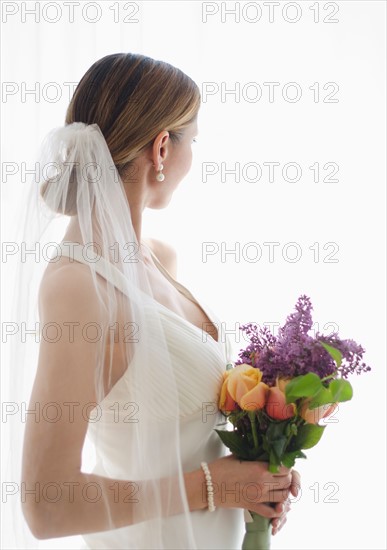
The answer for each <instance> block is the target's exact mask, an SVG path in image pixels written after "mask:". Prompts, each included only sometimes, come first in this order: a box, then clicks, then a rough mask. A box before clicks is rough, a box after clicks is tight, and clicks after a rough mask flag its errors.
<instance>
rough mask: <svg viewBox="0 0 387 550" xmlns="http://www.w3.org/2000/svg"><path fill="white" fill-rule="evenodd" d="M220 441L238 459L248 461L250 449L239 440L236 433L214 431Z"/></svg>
mask: <svg viewBox="0 0 387 550" xmlns="http://www.w3.org/2000/svg"><path fill="white" fill-rule="evenodd" d="M215 431H216V433H217V434H218V435H219V437H220V439H221V440H222V442H223V443H224V445H226V447H228V448H229V449H230V451H231V452H232V453H233V454H234V455H236V456H237V457H238V458H242V459H245V460H249V459H250V449H249V445H248V442H247V441H245V440H244V439H242V438H241V436H240V435H238V433H236V432H231V431H227V430H215Z"/></svg>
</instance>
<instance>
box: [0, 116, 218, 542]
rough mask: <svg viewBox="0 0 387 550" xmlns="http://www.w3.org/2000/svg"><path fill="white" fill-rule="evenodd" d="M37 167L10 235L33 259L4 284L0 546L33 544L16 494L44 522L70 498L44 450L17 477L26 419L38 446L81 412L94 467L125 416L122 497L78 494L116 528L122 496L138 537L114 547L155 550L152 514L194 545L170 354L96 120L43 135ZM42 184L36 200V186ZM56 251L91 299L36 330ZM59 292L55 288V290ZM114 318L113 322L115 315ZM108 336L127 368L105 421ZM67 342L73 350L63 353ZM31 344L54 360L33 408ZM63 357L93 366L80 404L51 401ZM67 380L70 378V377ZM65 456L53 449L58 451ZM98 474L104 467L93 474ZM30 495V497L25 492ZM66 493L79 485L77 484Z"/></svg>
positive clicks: (157, 524) (96, 490)
mask: <svg viewBox="0 0 387 550" xmlns="http://www.w3.org/2000/svg"><path fill="white" fill-rule="evenodd" d="M40 173H41V179H40V181H39V182H33V184H32V186H31V188H30V190H29V192H28V194H27V193H26V195H27V196H26V206H25V214H24V224H23V226H22V227H21V229H20V236H19V242H20V243H24V246H25V248H26V249H27V250H31V249H33V250H37V251H38V254H39V256H38V259H37V258H36V255H35V256H34V257H32V259H31V257H30V255H28V256H26V258H25V261H21V262H20V265H19V266H18V272H17V277H16V280H15V287H14V289H15V290H14V292H15V295H14V301H15V304H16V306H15V309H14V316H13V322H14V325H15V330H14V336H13V338H12V339H11V340H10V345H11V364H12V369H10V371H9V379H8V380H7V388H8V390H7V391H8V393H7V395H6V401H7V403H8V405H7V409H6V411H7V416H6V422H5V431H6V436H7V440H6V441H9V444H10V447H9V449H8V451H9V452H7V454H6V459H5V467H6V475H5V480H6V481H7V484H8V485H7V487H6V489H7V510H8V512H9V511H10V512H11V513H10V514H9V515H8V516H6V521H7V522H9V523H10V524H12V528H11V529H10V531H11V532H12V533H13V534H14V540H10V541H6V545H7V548H39V547H40V546H39V544H40V543H39V541H38V540H37V539H36V538H35V537H33V536H32V535H31V533H30V530H29V528H28V525H27V523H26V521H25V520H24V517H23V510H22V506H21V500H26V499H28V498H35V499H39V500H40V501H41V502H42V501H44V502H43V508H42V509H43V510H46V511H47V514H48V515H47V518H48V521H50V515H51V514H52V517H53V518H55V506H57V507H58V508H60V506H61V503H62V504H63V501H64V500H65V501H66V502H71V498H72V495H71V491H70V486H71V482H72V481H73V479H71V476H70V479H63V472H61V465H60V460H58V457H57V458H56V459H55V458H54V457H53V461H52V464H51V465H50V471H49V472H47V475H46V477H45V480H44V483H43V484H42V485H41V486H38V485H39V484H34V486H33V487H27V486H26V484H24V480H23V479H22V455H23V439H24V434H25V430H26V427H28V426H29V423H30V422H36V421H38V422H39V423H40V424H39V433H40V439H39V444H40V445H42V446H44V445H47V441H49V434H50V433H52V430H53V429H58V430H60V426H61V422H71V420H69V418H71V415H72V414H75V415H77V414H81V413H80V410H81V409H82V414H83V415H84V418H85V417H86V418H85V421H87V422H89V423H92V424H93V430H94V435H95V440H94V441H95V452H96V463H97V464H103V462H104V460H105V461H106V459H105V458H104V457H102V456H99V454H98V453H99V446H98V440H99V438H101V440H103V439H105V438H108V437H109V430H110V429H111V423H112V422H116V423H120V422H121V423H124V422H125V437H126V438H127V441H125V444H123V447H122V448H123V449H124V451H125V453H126V456H125V463H126V470H125V472H123V473H122V479H126V480H127V481H131V482H132V485H131V486H128V490H127V492H126V493H125V494H122V495H121V494H115V496H114V498H113V497H112V492H111V491H110V494H108V492H107V491H104V490H103V487H100V486H98V483H97V484H94V485H91V486H90V487H88V488H87V493H86V492H85V494H86V495H87V497H84V498H87V499H88V505H89V506H90V507H89V508H88V509H89V510H90V513H92V510H93V505H98V506H101V503H103V506H104V508H105V510H106V517H107V518H109V529H116V528H118V527H122V525H120V524H118V522H117V521H116V519H115V518H116V517H117V515H116V514H115V500H116V501H117V499H122V500H124V499H125V502H127V503H128V514H129V513H131V514H132V520H133V523H134V524H136V526H137V527H136V533H137V535H136V536H137V537H138V538H137V540H135V541H128V543H127V544H128V545H127V546H126V547H127V548H147V549H152V548H166V547H167V546H166V544H167V542H166V541H165V536H164V533H163V521H164V519H163V518H166V517H169V516H171V517H176V516H177V515H178V516H179V518H178V523H179V529H177V530H176V534H175V537H174V544H175V548H190V549H191V548H192V549H193V548H196V542H195V537H194V534H193V528H192V517H191V516H192V514H191V513H190V512H189V508H188V502H187V498H186V493H185V488H184V478H183V471H182V459H181V448H180V443H181V442H180V432H179V416H180V414H181V411H180V404H179V390H178V383H177V379H176V373H175V372H174V368H173V364H172V363H173V362H172V358H171V349H170V345H169V344H168V341H167V336H166V334H165V326H164V324H163V321H162V312H160V308H159V307H158V305H157V302H156V301H155V300H154V297H153V294H152V289H151V286H150V283H149V280H148V275H147V270H146V266H145V263H144V257H143V251H142V247H141V246H140V245H139V243H138V242H137V238H136V234H135V232H134V229H133V225H132V221H131V213H130V208H129V204H128V201H127V198H126V195H125V191H124V187H123V183H122V180H121V178H120V176H119V174H118V172H117V170H116V168H115V166H114V163H113V160H112V157H111V154H110V151H109V149H108V147H107V144H106V141H105V139H104V136H103V134H102V132H101V131H100V129H99V127H98V126H97V125H96V124H91V125H86V124H84V123H80V122H76V123H72V124H68V125H66V126H64V127H60V128H56V129H54V130H52V131H51V132H50V133H49V134H48V136H47V137H46V139H45V140H44V142H43V145H42V148H41V156H40ZM42 185H44V187H43V189H44V200H43V199H42V196H41V193H40V191H41V189H42ZM69 212H71V215H76V216H77V218H78V222H79V227H80V231H81V236H82V239H81V241H80V242H79V243H71V242H68V243H61V246H56V243H53V242H50V227H51V224H52V222H54V223H55V220H57V219H58V218H59V217H61V216H62V215H68V213H69ZM66 213H67V214H66ZM63 246H67V247H68V250H69V253H68V255H67V257H68V258H71V257H72V254H71V250H72V248H71V247H73V249H74V247H75V248H77V251H78V252H77V253H79V251H81V254H82V256H83V258H84V259H85V260H86V262H85V263H86V264H87V265H86V266H84V267H83V269H84V270H85V273H84V276H88V277H89V288H90V292H91V293H92V295H93V296H94V299H93V303H92V307H91V311H92V316H91V317H90V321H89V322H88V323H87V326H78V325H79V323H77V319H76V317H74V316H73V315H71V311H70V314H69V313H68V312H66V315H65V316H64V317H63V319H61V320H52V322H46V324H45V325H43V324H42V323H40V322H39V307H38V294H39V288H40V284H41V280H42V276H43V273H44V270H45V268H46V266H47V265H48V263H51V262H55V261H58V258H60V257H61V247H62V250H63ZM48 251H49V253H48ZM73 257H75V253H74V254H73ZM101 263H102V264H103V266H104V269H106V270H107V277H106V279H101V276H100V274H99V272H100V265H101ZM71 268H72V264H71V261H70V262H69V265H68V266H67V267H66V269H68V273H69V276H71ZM78 269H79V265H78ZM109 270H110V271H109ZM117 270H118V271H119V272H121V274H122V277H120V281H121V285H122V288H121V291H120V290H119V289H118V288H117V286H115V285H114V284H112V282H111V281H112V280H114V278H115V277H117ZM60 292H61V289H60V288H58V289H57V293H58V295H60ZM53 299H55V296H53ZM118 319H119V320H121V321H120V322H117V320H118ZM22 325H23V326H24V327H29V329H31V327H34V330H35V333H34V332H33V331H32V333H30V334H29V335H27V336H26V337H25V338H22V337H21V334H22V331H20V330H19V329H20V327H22ZM117 343H119V346H118V349H119V356H120V361H122V364H124V365H125V366H127V369H131V370H130V385H129V386H128V398H127V406H126V408H125V410H117V407H116V408H114V406H113V407H111V409H110V414H111V418H110V424H109V422H106V421H103V419H101V418H100V417H99V416H100V414H99V413H100V406H99V403H101V402H102V401H103V400H104V398H105V396H106V387H107V384H106V382H107V381H108V380H109V374H112V365H113V359H114V357H113V353H112V350H113V348H114V344H117ZM74 345H75V348H73V349H75V350H76V352H75V351H72V350H71V347H72V346H74ZM115 349H117V346H116V348H115ZM38 350H39V358H40V357H41V356H44V357H46V360H47V357H48V358H50V356H51V355H52V357H53V358H54V357H56V358H57V357H59V356H60V357H63V358H64V359H63V361H61V362H60V365H58V364H54V362H53V364H52V368H53V369H54V373H55V377H54V379H55V384H54V383H52V382H51V380H52V378H49V380H48V381H47V384H48V385H49V384H51V383H52V387H50V386H49V387H47V388H46V395H47V396H50V397H49V399H48V400H47V402H40V403H35V402H33V394H32V398H31V391H32V388H33V382H34V379H35V376H36V375H37V373H38V372H39V361H38V360H37V359H38V354H37V351H38ZM50 354H51V355H50ZM116 359H117V357H116ZM134 359H135V360H134ZM219 360H221V359H219ZM66 361H67V363H66ZM68 361H76V365H77V367H78V368H79V369H80V371H81V370H82V369H87V368H90V365H91V364H92V365H93V367H94V370H93V374H94V380H93V384H94V388H93V395H94V400H93V401H92V402H91V403H79V402H75V400H74V398H73V396H72V392H71V384H70V389H69V393H68V394H66V396H65V398H63V393H62V394H61V395H62V397H61V399H59V398H58V397H57V389H58V387H59V388H60V387H61V384H62V382H63V381H64V380H65V379H66V364H68ZM131 367H133V368H131ZM73 383H74V384H76V380H74V382H73ZM111 386H112V385H110V387H111ZM113 386H114V384H113ZM73 390H74V388H73ZM74 391H75V390H74ZM26 409H28V410H30V411H31V410H35V414H33V415H31V414H22V413H23V411H24V412H25V411H26ZM198 413H199V411H198ZM128 415H129V416H130V419H131V421H130V422H128V421H127V419H128ZM109 426H110V427H109ZM45 435H47V439H46V438H45ZM166 441H167V442H168V444H167V445H166V444H165V442H166ZM65 451H66V448H65V447H64V448H63V453H65ZM112 452H113V450H112ZM114 452H120V449H115V450H114ZM215 454H219V451H217V452H216V453H215ZM25 459H26V460H28V458H25ZM31 460H33V457H31ZM106 469H107V466H106V464H105V470H104V471H106ZM23 484H24V485H23ZM83 489H85V488H84V487H83ZM33 490H34V491H35V496H31V495H32V491H33ZM74 490H75V491H76V490H80V491H81V490H82V487H78V488H77V487H75V489H74ZM132 497H133V498H132ZM133 500H134V501H135V502H134V503H133V502H131V501H133ZM3 502H4V499H3ZM93 502H95V503H96V504H93ZM70 508H71V507H70ZM149 521H151V525H152V528H151V529H150V528H149ZM75 534H77V533H75ZM78 534H81V533H78Z"/></svg>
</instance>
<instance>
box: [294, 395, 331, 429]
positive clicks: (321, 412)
mask: <svg viewBox="0 0 387 550" xmlns="http://www.w3.org/2000/svg"><path fill="white" fill-rule="evenodd" d="M309 403H310V399H308V400H307V401H305V403H304V404H303V405H302V406H301V410H300V416H301V418H303V419H304V420H305V421H306V422H308V423H309V424H318V423H319V421H320V420H321V419H322V418H326V417H327V416H329V415H330V414H332V413H333V411H334V410H335V409H336V407H337V403H331V404H328V405H321V406H320V407H316V408H315V409H309Z"/></svg>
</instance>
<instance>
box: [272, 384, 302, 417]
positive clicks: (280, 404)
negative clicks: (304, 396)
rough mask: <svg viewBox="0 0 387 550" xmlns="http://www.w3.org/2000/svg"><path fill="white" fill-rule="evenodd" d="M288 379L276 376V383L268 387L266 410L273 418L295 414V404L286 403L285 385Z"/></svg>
mask: <svg viewBox="0 0 387 550" xmlns="http://www.w3.org/2000/svg"><path fill="white" fill-rule="evenodd" d="M288 382H290V380H281V379H278V378H277V381H276V385H275V386H273V387H271V388H270V392H269V396H268V398H267V402H266V412H267V414H268V415H269V416H270V417H271V418H274V420H286V419H287V418H291V417H292V416H294V415H295V414H296V405H295V404H294V403H286V395H285V387H286V384H288Z"/></svg>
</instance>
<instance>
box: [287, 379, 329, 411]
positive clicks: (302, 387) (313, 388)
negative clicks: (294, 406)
mask: <svg viewBox="0 0 387 550" xmlns="http://www.w3.org/2000/svg"><path fill="white" fill-rule="evenodd" d="M321 386H322V383H321V380H320V378H319V377H318V376H317V374H315V373H314V372H308V374H304V375H302V376H296V378H293V380H291V381H290V382H289V383H288V384H287V385H286V388H285V395H286V402H287V403H293V402H294V401H296V400H297V399H299V398H300V397H312V396H313V395H314V394H315V393H317V392H318V391H319V390H320V388H321Z"/></svg>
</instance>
